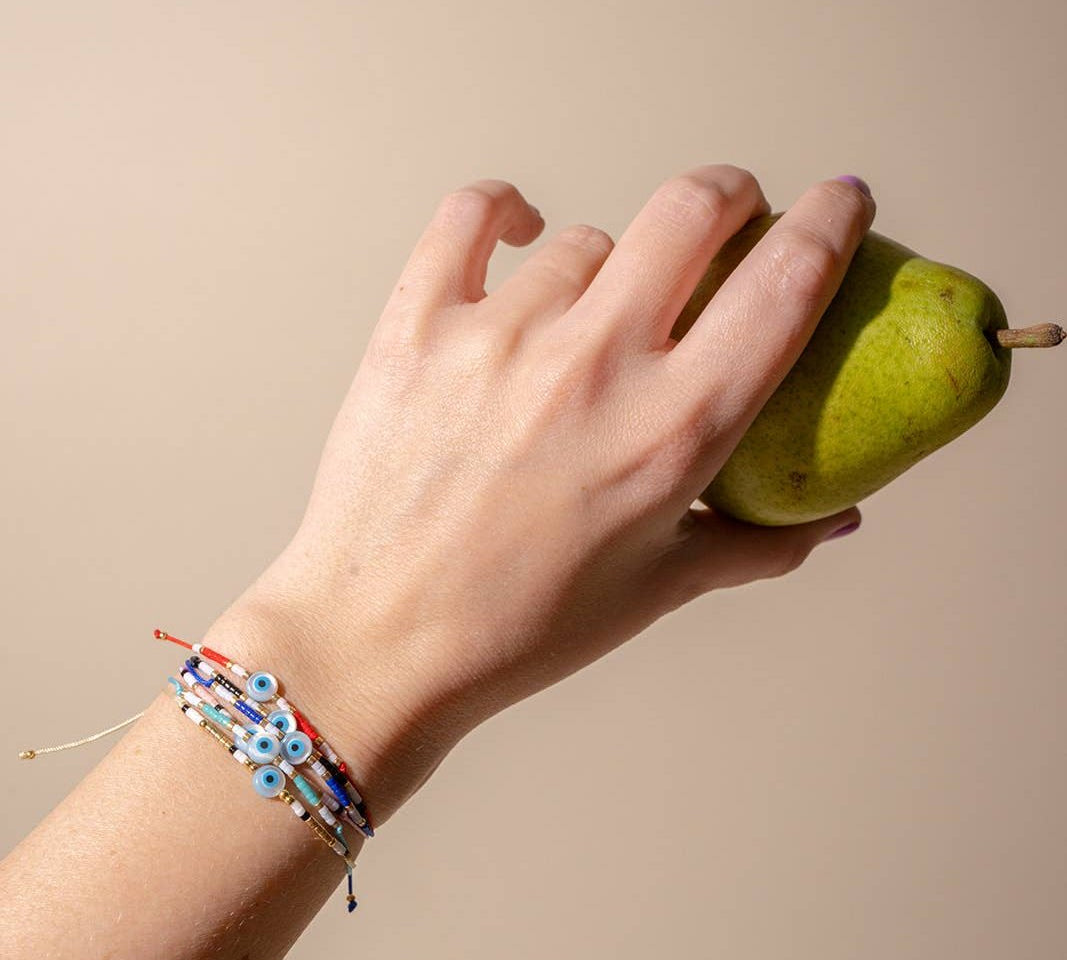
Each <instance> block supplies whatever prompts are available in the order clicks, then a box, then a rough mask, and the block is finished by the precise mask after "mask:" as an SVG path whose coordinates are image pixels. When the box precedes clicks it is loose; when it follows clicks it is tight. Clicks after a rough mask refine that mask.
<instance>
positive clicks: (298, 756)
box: [282, 730, 311, 763]
mask: <svg viewBox="0 0 1067 960" xmlns="http://www.w3.org/2000/svg"><path fill="white" fill-rule="evenodd" d="M282 756H283V757H285V759H286V760H288V761H289V762H290V763H303V762H304V761H305V760H307V758H308V757H309V756H311V737H309V736H308V735H307V734H306V733H304V731H303V730H297V731H296V732H295V733H290V734H289V735H288V736H287V737H286V738H285V739H284V740H282Z"/></svg>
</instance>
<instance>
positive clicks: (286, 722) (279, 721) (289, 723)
mask: <svg viewBox="0 0 1067 960" xmlns="http://www.w3.org/2000/svg"><path fill="white" fill-rule="evenodd" d="M267 723H269V724H271V725H273V726H275V727H277V728H278V729H279V730H280V731H281V732H282V736H283V737H284V736H286V735H287V734H290V733H295V732H296V717H294V716H293V715H292V714H291V713H290V712H289V711H288V710H275V711H273V712H272V713H269V714H267Z"/></svg>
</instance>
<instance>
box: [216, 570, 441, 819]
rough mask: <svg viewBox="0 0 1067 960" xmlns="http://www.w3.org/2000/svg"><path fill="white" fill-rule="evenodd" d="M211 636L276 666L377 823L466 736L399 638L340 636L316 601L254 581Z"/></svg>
mask: <svg viewBox="0 0 1067 960" xmlns="http://www.w3.org/2000/svg"><path fill="white" fill-rule="evenodd" d="M203 643H204V644H205V645H206V646H208V647H211V648H213V649H215V650H218V651H219V652H221V653H224V654H225V655H226V656H228V657H229V658H231V659H232V660H234V661H235V662H237V663H240V664H242V665H243V666H245V667H246V668H247V669H249V670H267V671H269V672H271V673H273V674H274V675H275V676H276V677H277V678H278V681H279V684H280V687H281V692H282V694H283V695H284V696H285V697H287V698H288V699H290V700H291V701H292V703H293V705H294V706H295V707H296V708H297V709H298V710H300V712H301V713H302V714H304V716H305V717H306V718H307V720H308V721H309V722H310V723H311V724H312V726H314V727H315V728H316V729H317V731H318V732H319V734H321V736H322V737H323V738H324V739H325V740H326V742H327V743H328V744H329V745H330V746H331V747H332V748H333V749H334V750H335V751H336V752H337V753H338V754H339V755H340V757H341V759H342V760H344V761H345V763H346V765H347V769H348V776H349V777H350V779H351V780H352V783H353V784H354V785H355V786H356V789H357V790H358V791H359V792H360V794H361V795H362V797H363V800H364V802H365V804H366V809H367V811H368V817H369V819H370V823H371V825H372V826H373V827H374V828H375V829H377V828H378V827H380V826H381V825H382V824H383V823H384V822H385V821H386V820H388V819H389V817H391V816H392V815H393V814H394V813H395V812H396V811H397V810H398V809H399V808H400V806H401V805H402V804H403V803H404V802H406V801H407V799H409V798H410V797H411V795H412V794H414V793H415V792H416V791H417V790H418V789H419V787H421V786H422V784H423V783H425V782H426V780H427V779H428V778H429V776H430V774H431V773H432V772H433V771H434V770H435V769H436V768H437V766H438V764H440V762H441V760H442V759H444V757H445V755H446V754H447V753H448V751H449V750H450V749H451V748H452V746H454V744H455V743H456V742H458V739H459V736H458V735H456V734H455V733H454V732H453V731H451V729H450V725H449V724H447V723H445V722H444V721H443V720H442V719H440V717H441V714H440V712H439V710H437V709H436V708H435V706H434V704H433V703H431V702H430V698H428V697H426V696H425V695H424V693H423V692H422V691H421V689H420V687H419V683H418V678H417V674H416V672H415V671H413V670H411V669H408V668H407V667H408V665H407V664H405V663H404V661H403V658H402V657H401V656H400V655H399V653H398V650H399V648H398V647H397V646H391V647H386V646H385V644H383V643H381V642H380V641H379V640H377V639H376V638H375V635H373V634H371V632H370V630H369V629H368V632H367V634H366V635H365V636H361V637H354V636H352V635H351V631H349V633H348V634H347V635H345V636H340V635H339V634H338V633H337V632H336V631H335V629H334V628H333V626H332V625H331V624H330V623H329V622H328V620H327V619H326V618H325V617H324V616H323V615H322V613H321V612H319V609H318V607H317V606H316V605H312V604H309V603H306V602H304V601H301V600H297V599H295V598H292V597H286V598H284V599H282V598H279V597H274V596H267V595H263V594H262V592H260V591H257V590H256V589H254V588H250V589H249V590H248V591H246V592H245V594H244V595H242V596H241V597H240V598H239V599H238V600H237V601H235V602H234V603H233V604H232V605H231V606H230V607H229V608H228V609H227V610H226V611H224V612H223V613H222V614H221V615H220V616H219V617H218V618H217V619H216V620H215V622H214V623H212V625H211V626H210V627H209V629H208V631H207V632H206V633H205V635H204V637H203Z"/></svg>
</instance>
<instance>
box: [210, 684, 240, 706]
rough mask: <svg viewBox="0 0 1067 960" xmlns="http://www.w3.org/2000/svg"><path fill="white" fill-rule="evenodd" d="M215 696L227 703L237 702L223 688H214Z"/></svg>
mask: <svg viewBox="0 0 1067 960" xmlns="http://www.w3.org/2000/svg"><path fill="white" fill-rule="evenodd" d="M215 696H217V697H222V699H223V700H225V701H226V702H227V703H236V702H237V698H236V697H235V696H234V695H233V694H232V693H230V691H229V690H227V689H226V688H225V687H215Z"/></svg>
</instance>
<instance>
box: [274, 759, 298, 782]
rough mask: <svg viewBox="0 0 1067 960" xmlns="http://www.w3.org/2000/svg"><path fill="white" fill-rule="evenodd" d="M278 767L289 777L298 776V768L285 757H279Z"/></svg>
mask: <svg viewBox="0 0 1067 960" xmlns="http://www.w3.org/2000/svg"><path fill="white" fill-rule="evenodd" d="M278 766H279V767H281V768H282V772H283V773H284V774H285V775H286V776H288V777H295V776H296V768H295V767H294V766H293V765H292V764H291V763H290V762H289V761H288V760H286V759H285V757H282V756H279V757H278Z"/></svg>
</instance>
